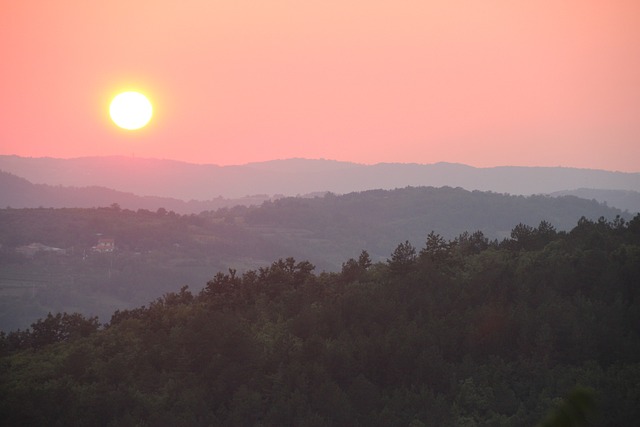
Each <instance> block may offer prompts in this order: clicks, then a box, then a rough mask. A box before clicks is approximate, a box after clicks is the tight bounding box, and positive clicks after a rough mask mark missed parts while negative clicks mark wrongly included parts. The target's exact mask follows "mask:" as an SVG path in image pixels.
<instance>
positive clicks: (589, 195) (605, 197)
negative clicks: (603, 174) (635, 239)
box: [550, 188, 640, 214]
mask: <svg viewBox="0 0 640 427" xmlns="http://www.w3.org/2000/svg"><path fill="white" fill-rule="evenodd" d="M550 195H551V196H554V197H555V196H576V197H580V198H583V199H588V200H597V201H598V202H601V203H602V202H604V203H606V204H607V205H609V206H614V207H616V208H618V209H621V210H623V211H629V212H630V213H631V214H634V213H638V212H640V192H638V191H630V190H627V191H625V190H595V189H593V188H578V189H577V190H565V191H556V192H553V193H551V194H550Z"/></svg>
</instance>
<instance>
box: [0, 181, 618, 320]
mask: <svg viewBox="0 0 640 427" xmlns="http://www.w3.org/2000/svg"><path fill="white" fill-rule="evenodd" d="M617 215H621V218H622V219H627V220H628V219H630V217H629V216H625V214H623V213H622V212H620V211H619V210H616V209H612V208H609V207H607V206H604V205H601V204H598V203H597V202H595V201H589V200H584V199H579V198H577V197H560V198H552V197H543V196H531V197H523V196H509V195H503V194H496V193H482V192H469V191H466V190H462V189H460V188H457V189H454V188H446V187H445V188H432V187H421V188H404V189H397V190H372V191H365V192H361V193H352V194H347V195H344V196H335V195H331V194H329V195H327V196H325V197H318V198H311V199H301V198H283V199H279V200H277V201H274V202H268V203H265V204H263V205H262V206H260V207H242V206H237V207H234V208H229V209H226V208H225V209H219V210H216V211H208V212H203V213H202V214H200V215H178V214H175V213H174V212H172V211H168V210H166V209H158V210H157V211H154V212H152V211H148V210H138V211H131V210H127V209H122V208H121V207H119V206H117V205H113V206H111V207H108V208H97V209H0V245H1V246H0V330H5V331H6V330H8V329H15V328H24V327H26V326H28V325H29V324H31V323H32V322H33V321H34V320H35V319H37V318H39V317H42V316H44V315H46V314H47V312H49V311H53V312H56V311H79V312H81V313H83V314H86V315H98V316H100V318H101V319H103V320H104V319H106V318H108V317H109V315H110V313H111V312H112V311H113V310H115V309H117V308H130V307H133V306H136V305H141V304H145V303H147V302H148V301H150V300H152V299H154V298H155V297H157V296H158V295H161V294H162V293H163V292H167V291H168V290H171V289H175V287H176V286H179V285H183V284H184V285H189V286H191V287H193V288H200V287H201V286H202V285H203V283H205V282H206V280H208V279H209V278H211V277H212V276H213V275H214V274H215V273H216V271H219V270H221V269H223V270H224V269H226V268H228V267H230V268H235V269H237V270H238V271H245V270H247V269H251V268H257V267H261V266H265V265H268V264H269V263H270V262H271V261H272V260H273V259H277V258H286V257H289V256H295V257H296V258H300V259H308V260H309V261H310V262H312V263H313V264H314V265H316V266H317V267H318V269H319V270H326V271H337V270H339V269H340V266H341V264H342V262H344V260H345V259H347V258H349V257H353V256H355V255H356V254H358V253H360V251H362V250H363V249H366V250H367V251H369V254H370V256H371V258H372V260H373V261H374V262H377V261H380V260H384V259H386V258H387V257H388V255H389V253H390V252H391V250H393V248H394V247H395V246H396V245H397V243H398V242H402V241H405V240H409V241H410V242H411V243H412V244H413V245H416V246H419V245H421V244H422V243H423V242H424V240H425V238H426V236H427V235H428V234H429V233H430V232H431V231H432V230H435V231H437V232H438V233H440V234H441V235H442V236H443V237H445V238H447V239H453V238H455V237H457V236H458V235H459V234H461V233H463V232H465V231H466V230H472V231H473V232H475V231H480V232H482V233H483V235H484V236H485V237H487V238H489V239H490V240H494V239H498V240H502V239H503V238H508V237H509V236H510V233H511V230H512V228H513V227H514V224H518V223H523V224H525V225H527V226H531V227H537V226H538V225H539V224H540V222H541V221H546V222H547V223H548V224H549V225H551V226H553V227H555V228H556V229H557V230H559V231H564V230H569V229H570V228H572V227H573V226H575V224H576V223H577V222H578V220H579V219H580V218H581V217H583V216H584V217H585V218H586V219H589V220H594V221H595V220H598V218H600V217H603V218H604V219H606V220H611V221H612V220H614V219H615V218H616V216H617ZM100 238H111V239H114V240H115V251H114V252H110V253H100V252H97V251H95V250H93V249H92V248H93V247H94V246H96V245H97V244H98V241H99V239H100ZM32 244H36V245H35V246H33V245H32ZM38 244H40V245H44V246H39V245H38ZM29 245H32V246H29ZM30 248H35V249H30ZM38 248H39V249H38ZM48 248H49V249H48ZM50 248H57V249H59V250H56V249H50Z"/></svg>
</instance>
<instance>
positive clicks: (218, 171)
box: [0, 156, 640, 201]
mask: <svg viewBox="0 0 640 427" xmlns="http://www.w3.org/2000/svg"><path fill="white" fill-rule="evenodd" d="M0 170H3V171H6V172H9V173H11V174H14V175H16V176H19V177H22V178H26V179H27V180H29V181H31V182H32V183H34V184H49V185H64V186H74V187H80V186H101V187H107V188H111V189H114V190H119V191H125V192H131V193H134V194H137V195H140V196H158V197H172V198H177V199H181V200H184V201H189V200H210V199H214V198H217V197H225V198H238V197H244V196H246V195H251V194H267V195H274V194H283V195H285V196H295V195H298V194H307V193H313V192H321V191H330V192H334V193H339V194H344V193H349V192H353V191H364V190H371V189H393V188H403V187H406V186H434V187H441V186H451V187H461V188H464V189H467V190H470V191H472V190H480V191H494V192H498V193H508V194H517V195H531V194H547V193H552V192H556V191H566V190H569V189H577V188H594V189H604V190H630V191H638V190H639V189H640V173H629V172H611V171H603V170H596V169H577V168H568V167H542V166H538V167H523V166H500V167H493V168H476V167H473V166H468V165H462V164H457V163H445V162H440V163H433V164H418V163H378V164H375V165H363V164H357V163H349V162H340V161H336V160H325V159H282V160H273V161H267V162H258V163H248V164H245V165H235V166H218V165H212V164H205V165H200V164H193V163H186V162H179V161H175V160H158V159H142V158H136V157H124V156H109V157H82V158H75V159H54V158H25V157H19V156H0Z"/></svg>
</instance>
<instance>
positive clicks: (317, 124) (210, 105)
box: [0, 0, 640, 172]
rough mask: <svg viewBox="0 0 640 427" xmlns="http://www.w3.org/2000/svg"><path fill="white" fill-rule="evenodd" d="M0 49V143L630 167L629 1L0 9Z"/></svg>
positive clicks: (154, 0) (199, 159)
mask: <svg viewBox="0 0 640 427" xmlns="http://www.w3.org/2000/svg"><path fill="white" fill-rule="evenodd" d="M0 53H1V55H2V56H1V62H0V64H1V65H0V76H1V77H2V78H1V79H0V91H1V94H2V95H1V96H0V154H17V155H21V156H33V157H41V156H49V157H62V158H70V157H81V156H94V155H114V154H117V155H126V156H132V155H135V156H136V157H152V158H165V159H175V160H183V161H188V162H195V163H212V164H218V165H229V164H244V163H248V162H254V161H263V160H271V159H284V158H291V157H304V158H325V159H335V160H344V161H352V162H358V163H367V164H371V163H378V162H415V163H434V162H439V161H447V162H458V163H465V164H469V165H473V166H482V167H484V166H499V165H522V166H570V167H584V168H596V169H608V170H620V171H628V172H640V1H638V0H628V1H625V0H610V1H601V0H598V1H595V0H576V1H573V0H572V1H564V0H550V1H547V0H535V1H528V0H523V1H513V0H504V1H498V0H484V1H481V0H474V1H464V0H461V1H458V0H438V1H429V0H420V1H413V0H403V1H385V0H366V1H350V0H339V1H334V0H322V1H320V0H318V1H315V0H310V1H306V0H269V1H256V0H251V1H249V0H182V1H173V0H172V1H168V0H150V1H146V0H144V1H143V0H136V1H132V0H110V1H102V2H95V1H86V0H85V1H81V0H74V1H72V0H55V1H33V0H31V1H30V0H24V1H3V2H2V4H1V5H0ZM131 89H134V90H139V91H141V92H143V93H144V94H146V95H147V96H148V97H149V99H150V100H151V102H152V103H153V106H154V116H153V118H152V120H151V122H150V124H149V125H148V126H147V127H146V128H143V129H142V130H138V131H125V130H122V129H119V128H117V127H116V126H115V125H114V124H113V123H112V122H111V121H110V119H109V113H108V112H109V102H110V101H111V99H112V98H113V96H115V95H116V94H117V93H118V92H121V91H124V90H131Z"/></svg>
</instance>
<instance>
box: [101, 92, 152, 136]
mask: <svg viewBox="0 0 640 427" xmlns="http://www.w3.org/2000/svg"><path fill="white" fill-rule="evenodd" d="M109 114H110V115H111V120H113V122H114V123H115V124H116V125H118V126H119V127H121V128H123V129H128V130H135V129H140V128H142V127H144V126H146V125H147V123H149V120H151V116H152V114H153V107H152V106H151V102H149V100H148V99H147V97H146V96H144V95H143V94H141V93H139V92H122V93H120V94H118V95H116V96H115V97H114V98H113V100H112V101H111V105H110V106H109Z"/></svg>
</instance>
